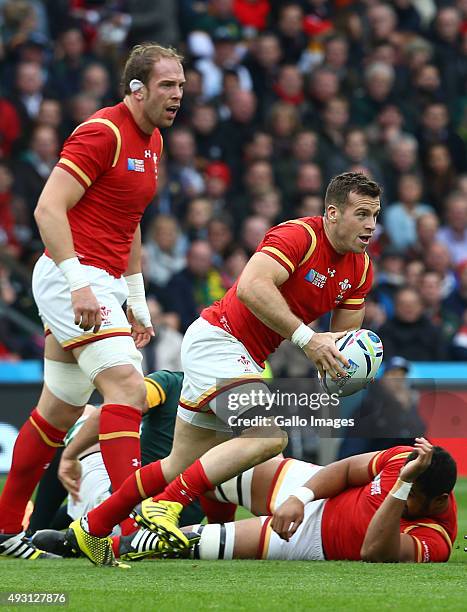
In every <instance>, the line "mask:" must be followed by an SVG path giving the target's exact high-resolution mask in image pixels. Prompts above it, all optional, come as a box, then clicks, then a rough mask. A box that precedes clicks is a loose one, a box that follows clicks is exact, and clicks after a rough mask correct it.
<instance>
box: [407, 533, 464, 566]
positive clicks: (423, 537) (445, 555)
mask: <svg viewBox="0 0 467 612" xmlns="http://www.w3.org/2000/svg"><path fill="white" fill-rule="evenodd" d="M403 533H408V534H409V535H410V536H411V537H412V538H413V540H414V545H415V561H416V562H417V563H443V562H445V561H448V560H449V557H450V556H451V551H452V542H451V540H450V538H449V535H448V533H447V531H446V530H445V529H444V527H442V526H441V525H439V524H438V523H430V524H429V525H428V524H426V525H425V524H423V523H417V524H415V525H409V526H408V527H406V528H405V529H404V530H403Z"/></svg>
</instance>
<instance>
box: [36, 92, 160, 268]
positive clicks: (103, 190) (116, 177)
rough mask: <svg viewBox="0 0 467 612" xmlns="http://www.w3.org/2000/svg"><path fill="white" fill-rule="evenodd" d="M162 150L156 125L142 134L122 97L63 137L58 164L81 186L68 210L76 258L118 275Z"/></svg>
mask: <svg viewBox="0 0 467 612" xmlns="http://www.w3.org/2000/svg"><path fill="white" fill-rule="evenodd" d="M161 153H162V137H161V134H160V132H159V130H158V129H156V130H154V132H153V133H152V135H148V134H145V133H144V132H143V131H142V130H140V128H139V127H138V125H137V124H136V123H135V121H134V119H133V116H132V114H131V113H130V111H129V109H128V108H127V106H126V105H125V104H124V103H123V102H120V104H117V105H116V106H111V107H108V108H103V109H101V110H99V111H98V112H97V113H95V114H94V115H92V116H91V117H90V118H89V119H88V120H87V121H85V122H84V123H82V124H81V125H79V126H78V127H77V128H76V129H75V130H74V132H73V133H72V134H71V136H70V137H69V138H68V139H67V140H66V142H65V144H64V146H63V150H62V153H61V156H60V160H59V162H58V164H57V165H58V167H59V168H63V170H66V171H67V172H69V173H70V174H71V175H72V176H74V178H75V179H76V180H77V181H79V182H80V183H81V185H82V186H83V187H84V188H85V189H86V192H85V193H84V195H83V197H82V198H81V200H79V202H78V203H77V204H76V206H74V207H73V208H72V209H71V210H70V211H69V212H68V220H69V222H70V227H71V233H72V235H73V243H74V247H75V251H76V254H77V256H78V258H79V260H80V261H81V263H83V264H86V265H90V266H95V267H96V268H102V269H104V270H107V272H109V273H110V274H112V275H113V276H115V277H117V278H118V277H120V276H121V275H122V274H123V272H125V270H126V268H127V264H128V257H129V254H130V248H131V243H132V240H133V236H134V233H135V230H136V228H137V226H138V223H139V222H140V220H141V217H142V215H143V212H144V210H145V208H146V206H147V205H148V204H149V203H150V202H151V200H152V199H153V197H154V195H155V193H156V187H157V166H158V162H159V159H160V156H161ZM46 253H47V251H46Z"/></svg>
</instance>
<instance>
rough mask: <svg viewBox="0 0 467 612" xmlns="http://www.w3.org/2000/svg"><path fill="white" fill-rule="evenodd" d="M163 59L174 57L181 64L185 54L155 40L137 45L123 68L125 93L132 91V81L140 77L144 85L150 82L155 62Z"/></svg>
mask: <svg viewBox="0 0 467 612" xmlns="http://www.w3.org/2000/svg"><path fill="white" fill-rule="evenodd" d="M161 59H174V60H176V61H177V62H180V64H181V63H182V62H183V56H182V55H180V53H178V51H177V50H176V49H174V48H173V47H163V46H162V45H158V44H157V43H153V42H145V43H141V44H140V45H135V46H134V47H133V49H132V50H131V52H130V55H129V56H128V59H127V61H126V63H125V67H124V68H123V74H122V88H123V92H124V94H125V95H126V94H129V93H131V89H130V81H132V80H133V79H138V80H139V81H141V82H142V83H143V84H144V85H147V84H148V81H149V79H150V77H151V72H152V69H153V66H154V63H155V62H158V61H159V60H161Z"/></svg>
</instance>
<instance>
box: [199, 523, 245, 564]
mask: <svg viewBox="0 0 467 612" xmlns="http://www.w3.org/2000/svg"><path fill="white" fill-rule="evenodd" d="M201 529H202V530H201ZM197 531H198V533H200V531H201V540H200V541H199V543H198V544H196V546H195V555H194V556H195V558H199V559H232V557H233V549H234V543H235V523H226V524H225V525H218V524H216V523H213V524H208V525H201V527H200V528H199V529H198V530H197Z"/></svg>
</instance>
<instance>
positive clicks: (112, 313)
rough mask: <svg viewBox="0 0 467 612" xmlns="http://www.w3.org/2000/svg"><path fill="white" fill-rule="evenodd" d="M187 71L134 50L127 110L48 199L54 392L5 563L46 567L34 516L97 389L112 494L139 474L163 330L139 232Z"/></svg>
mask: <svg viewBox="0 0 467 612" xmlns="http://www.w3.org/2000/svg"><path fill="white" fill-rule="evenodd" d="M181 60H182V58H181V56H179V55H178V54H177V53H176V52H175V51H174V50H173V49H168V48H164V47H161V46H159V45H156V44H152V43H145V44H143V45H138V46H136V47H134V48H133V50H132V52H131V54H130V56H129V58H128V61H127V63H126V65H125V68H124V71H123V78H122V82H123V87H124V92H125V96H124V99H123V101H122V102H121V103H119V104H117V105H115V106H112V107H109V108H104V109H102V110H100V111H98V112H97V113H95V114H94V115H92V116H91V117H90V118H89V119H88V120H87V121H85V122H84V123H82V124H81V125H79V126H78V127H77V128H76V129H75V131H74V132H73V133H72V134H71V136H70V137H69V138H68V139H67V141H66V142H65V144H64V147H63V150H62V153H61V157H60V160H59V162H58V163H57V166H56V167H55V169H54V170H53V172H52V173H51V175H50V177H49V179H48V181H47V183H46V185H45V187H44V189H43V192H42V194H41V196H40V198H39V201H38V204H37V208H36V211H35V218H36V221H37V224H38V226H39V230H40V233H41V236H42V239H43V241H44V244H45V246H46V251H45V254H44V255H42V257H41V258H40V259H39V260H38V262H37V264H36V266H35V269H34V274H33V292H34V297H35V300H36V303H37V306H38V308H39V311H40V315H41V317H42V320H43V322H44V325H45V327H46V330H47V337H46V343H45V366H44V387H43V391H42V394H41V397H40V399H39V402H38V405H37V407H36V408H35V409H34V410H33V412H32V414H31V416H30V418H29V420H28V421H27V422H26V424H25V425H24V426H23V427H22V429H21V431H20V433H19V436H18V439H17V441H16V445H15V449H14V453H13V464H12V468H11V471H10V474H9V476H8V479H7V482H6V485H5V488H4V490H3V494H2V496H1V498H0V555H9V556H17V557H21V558H24V559H26V558H27V559H35V558H38V557H41V556H42V555H41V553H40V551H37V550H35V549H34V547H32V546H30V545H29V544H28V543H27V542H25V541H23V540H22V534H21V519H22V517H23V514H24V508H25V506H26V503H27V502H28V500H29V498H30V496H31V494H32V492H33V490H34V488H35V486H36V484H37V483H38V481H39V479H40V477H41V475H42V473H43V471H44V470H45V468H46V467H47V465H48V463H49V462H50V460H51V458H52V457H53V455H54V453H55V451H56V448H57V447H58V446H61V445H62V442H63V438H64V436H65V433H66V431H67V430H68V429H69V428H70V427H71V425H73V423H74V422H75V421H76V420H77V419H78V417H79V416H80V414H81V412H82V410H83V407H84V405H85V404H86V403H87V401H88V399H89V397H90V395H91V393H92V391H93V389H94V388H97V389H98V390H99V391H100V392H101V394H102V396H103V398H104V406H103V408H102V418H101V423H100V443H101V449H102V454H103V457H104V461H105V464H106V467H107V470H108V472H109V475H110V478H111V481H112V486H113V487H114V488H115V489H116V488H118V486H119V485H120V484H121V483H122V482H123V481H124V479H125V478H126V477H127V476H128V475H129V474H130V473H131V472H132V471H134V470H135V469H136V468H137V467H138V466H139V465H140V445H139V427H140V422H141V409H142V406H143V404H144V402H145V398H146V390H145V385H144V379H143V375H142V371H141V355H140V353H139V352H138V351H137V350H136V349H137V348H140V347H143V346H144V345H145V344H147V342H148V341H149V339H150V337H151V336H152V335H154V330H153V329H152V325H151V319H150V315H149V311H148V308H147V306H146V299H145V292H144V285H143V278H142V275H141V265H140V246H141V233H140V227H139V222H140V219H141V217H142V214H143V212H144V210H145V208H146V206H147V205H148V204H149V203H150V202H151V200H152V199H153V197H154V194H155V192H156V187H157V168H158V163H159V160H160V156H161V153H162V137H161V134H160V132H159V128H166V127H169V126H171V125H172V123H173V121H174V119H175V116H176V114H177V110H178V108H179V106H180V102H181V99H182V93H183V84H184V82H185V79H184V72H183V67H182V64H181ZM125 300H126V301H127V312H126V314H125V312H124V311H123V309H122V304H123V303H124V302H125ZM70 469H71V467H70Z"/></svg>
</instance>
